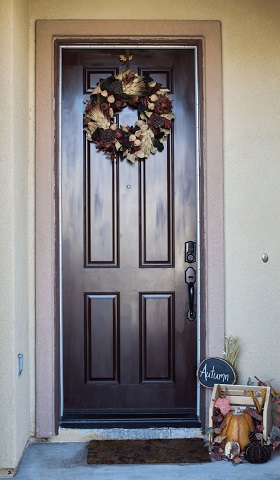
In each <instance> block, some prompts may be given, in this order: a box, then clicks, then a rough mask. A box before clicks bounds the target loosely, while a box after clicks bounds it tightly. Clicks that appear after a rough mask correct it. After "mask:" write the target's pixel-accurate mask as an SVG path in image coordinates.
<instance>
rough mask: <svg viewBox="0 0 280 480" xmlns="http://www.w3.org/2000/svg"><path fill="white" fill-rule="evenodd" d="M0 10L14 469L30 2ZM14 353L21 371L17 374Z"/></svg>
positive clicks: (25, 418)
mask: <svg viewBox="0 0 280 480" xmlns="http://www.w3.org/2000/svg"><path fill="white" fill-rule="evenodd" d="M0 8H1V14H0V45H1V57H0V72H1V74H0V92H1V102H0V119H1V122H0V123H1V129H0V192H1V193H0V195H1V208H0V225H1V228H0V245H1V250H0V271H1V277H0V278H1V280H0V297H1V302H0V332H1V347H0V365H1V369H0V378H1V381H0V384H1V388H0V406H1V407H0V411H1V414H0V469H1V467H8V468H9V467H14V466H15V465H16V464H17V462H18V460H19V458H20V455H21V453H22V450H23V448H24V447H25V445H26V442H27V441H28V438H29V435H30V372H31V371H32V367H31V366H30V361H29V291H28V288H29V282H28V269H29V264H28V262H29V260H28V258H29V247H28V152H29V126H28V120H29V86H28V82H29V72H28V63H29V53H28V52H29V2H28V1H27V0H2V1H1V7H0ZM18 353H22V354H23V355H24V371H23V373H22V375H21V376H19V375H18V359H17V355H18Z"/></svg>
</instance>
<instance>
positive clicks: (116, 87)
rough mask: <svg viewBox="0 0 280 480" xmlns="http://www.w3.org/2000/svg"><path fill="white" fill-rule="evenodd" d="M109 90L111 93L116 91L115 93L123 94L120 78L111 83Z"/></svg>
mask: <svg viewBox="0 0 280 480" xmlns="http://www.w3.org/2000/svg"><path fill="white" fill-rule="evenodd" d="M109 90H110V93H114V94H115V95H122V93H123V88H122V83H121V82H120V81H119V80H115V81H114V82H113V83H111V85H110V88H109Z"/></svg>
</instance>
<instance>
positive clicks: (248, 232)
mask: <svg viewBox="0 0 280 480" xmlns="http://www.w3.org/2000/svg"><path fill="white" fill-rule="evenodd" d="M171 5H172V6H171ZM29 7H30V18H29V28H30V37H29V48H28V15H29ZM63 18H65V19H68V18H72V19H85V18H97V19H98V18H100V19H102V18H106V19H130V18H131V19H132V18H134V19H174V20H175V19H185V20H220V21H221V24H222V45H223V91H224V93H223V102H224V111H223V114H224V167H225V173H224V182H225V267H226V268H225V280H226V319H225V323H226V333H227V334H228V335H237V336H238V337H239V338H240V343H241V348H242V353H241V356H240V368H239V380H240V382H246V380H247V377H248V376H249V375H250V376H252V375H254V374H256V375H258V376H260V377H262V378H270V379H274V381H275V384H277V385H278V386H279V385H280V372H279V368H278V361H277V358H278V357H277V355H278V351H279V344H280V329H279V327H278V323H279V310H280V308H279V306H280V301H279V292H280V280H279V271H280V254H279V247H278V243H279V238H280V221H279V220H280V219H279V204H280V189H279V187H278V181H279V178H280V162H279V152H280V137H279V118H280V89H279V77H280V57H279V49H280V34H279V32H280V2H279V1H278V0H246V1H244V0H200V1H199V2H198V1H197V0H177V1H176V2H173V3H172V4H171V2H170V1H169V0H158V1H157V0H154V1H152V2H151V1H150V0H142V1H141V2H138V3H137V4H136V3H135V2H131V1H130V0H129V1H128V0H122V1H121V2H111V1H110V0H108V1H107V2H104V1H100V0H97V1H88V2H81V1H80V0H60V1H59V2H58V1H57V0H31V1H30V2H28V0H1V15H0V44H1V57H0V72H1V76H0V86H1V89H0V91H1V102H0V120H1V129H0V142H1V150H0V159H1V161H0V169H1V171H0V172H1V174H0V187H1V188H0V191H1V209H0V224H1V229H0V244H1V252H0V269H1V280H0V291H1V304H0V315H1V316H0V322H1V339H2V341H1V349H0V365H1V370H0V376H1V391H0V396H1V397H2V396H3V398H0V404H1V415H0V445H1V448H0V469H1V467H3V468H4V467H14V466H15V465H16V463H17V462H18V460H19V458H20V455H21V452H22V450H23V448H24V445H25V442H26V440H27V438H28V436H29V434H32V433H33V432H34V366H35V365H34V349H33V344H34V309H33V302H34V274H33V267H34V246H33V245H34V215H35V212H34V171H35V161H34V154H33V152H34V122H35V117H34V78H35V60H34V57H35V46H34V38H35V21H36V20H37V19H63ZM28 51H29V71H28ZM28 82H29V87H28ZM29 94H30V98H29V104H28V96H29ZM42 94H43V93H42ZM28 122H29V123H28ZM28 125H29V127H28ZM29 128H30V135H29V134H28V129H29ZM28 181H29V182H28ZM28 183H29V185H28ZM263 252H268V254H269V261H268V263H266V264H264V263H263V262H262V261H261V254H262V253H263ZM29 338H30V341H29ZM29 351H30V352H31V355H30V358H29ZM18 353H24V357H25V369H24V372H23V374H22V376H21V377H19V376H18V374H17V354H18Z"/></svg>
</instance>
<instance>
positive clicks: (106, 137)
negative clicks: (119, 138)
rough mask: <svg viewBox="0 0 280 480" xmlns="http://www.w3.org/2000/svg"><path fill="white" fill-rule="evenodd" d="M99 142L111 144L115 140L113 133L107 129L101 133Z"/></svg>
mask: <svg viewBox="0 0 280 480" xmlns="http://www.w3.org/2000/svg"><path fill="white" fill-rule="evenodd" d="M101 140H102V142H104V143H107V144H108V143H111V142H113V141H114V140H115V132H114V131H113V130H112V129H111V128H107V129H106V130H104V131H103V132H102V133H101Z"/></svg>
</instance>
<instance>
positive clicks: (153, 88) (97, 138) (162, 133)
mask: <svg viewBox="0 0 280 480" xmlns="http://www.w3.org/2000/svg"><path fill="white" fill-rule="evenodd" d="M161 86H162V85H161V84H160V83H157V82H155V81H154V80H153V79H152V78H151V77H150V76H149V75H148V74H147V75H146V76H140V75H138V74H137V73H134V72H132V71H131V70H126V71H125V72H122V73H120V74H118V75H112V76H110V77H108V78H106V79H104V80H103V79H101V80H100V82H99V83H98V84H97V86H96V87H95V88H94V89H93V90H92V94H91V96H90V100H87V101H86V109H85V113H84V130H85V131H86V136H87V139H88V140H89V141H90V142H93V143H95V144H96V147H97V149H98V150H102V151H104V152H105V154H106V155H108V156H109V157H110V159H111V160H114V159H116V158H117V157H118V156H119V157H120V158H121V160H123V159H124V158H127V160H129V161H130V162H132V163H134V162H135V160H141V159H144V158H148V156H149V155H150V154H151V153H152V154H155V153H156V152H157V151H159V152H161V151H162V150H163V149H164V145H163V142H164V141H166V140H167V138H168V136H169V134H170V130H171V123H172V119H173V118H174V115H173V113H172V100H170V98H168V94H167V92H166V91H165V90H163V89H162V88H161ZM126 106H129V107H131V108H133V109H136V110H138V116H139V119H138V120H137V121H136V122H135V124H134V125H133V126H129V125H119V126H118V124H117V123H116V121H115V115H116V114H117V113H119V112H121V111H122V110H123V109H124V108H125V107H126Z"/></svg>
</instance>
